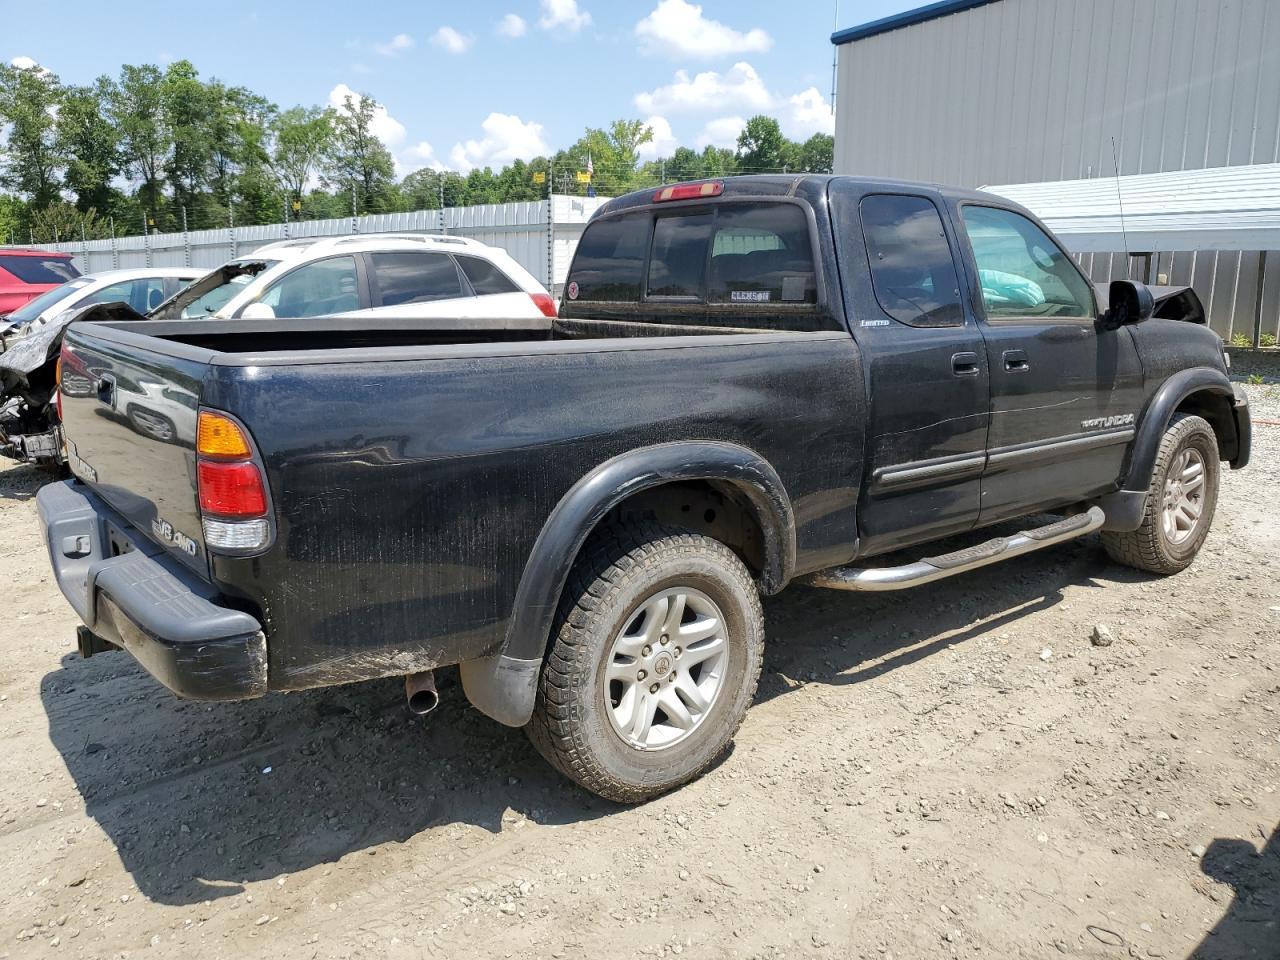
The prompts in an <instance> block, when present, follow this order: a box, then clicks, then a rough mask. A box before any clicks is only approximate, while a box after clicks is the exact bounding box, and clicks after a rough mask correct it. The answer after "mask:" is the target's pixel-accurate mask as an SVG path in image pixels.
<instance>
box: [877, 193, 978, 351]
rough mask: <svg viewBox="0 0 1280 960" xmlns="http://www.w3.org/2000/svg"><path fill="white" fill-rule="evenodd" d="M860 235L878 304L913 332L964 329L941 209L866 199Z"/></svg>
mask: <svg viewBox="0 0 1280 960" xmlns="http://www.w3.org/2000/svg"><path fill="white" fill-rule="evenodd" d="M861 210H862V233H863V236H864V237H865V238H866V242H867V259H868V260H869V261H870V263H871V286H872V288H873V289H874V290H875V295H876V302H877V303H879V304H880V308H881V309H882V310H883V311H884V312H885V313H887V314H888V315H889V316H891V317H893V319H895V320H897V321H899V322H901V323H906V324H910V325H911V326H913V327H950V326H959V325H961V324H962V323H964V312H963V310H962V309H961V307H960V281H959V280H958V279H957V276H956V265H955V260H954V258H953V257H952V255H951V245H950V244H949V243H948V242H947V234H946V231H945V230H944V229H943V227H942V217H941V216H940V215H939V214H938V208H937V207H935V206H934V205H933V203H932V202H930V201H929V200H927V199H926V198H924V197H909V196H898V195H894V194H880V195H873V196H868V197H864V198H863V200H862V205H861Z"/></svg>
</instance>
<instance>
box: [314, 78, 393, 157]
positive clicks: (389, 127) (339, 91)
mask: <svg viewBox="0 0 1280 960" xmlns="http://www.w3.org/2000/svg"><path fill="white" fill-rule="evenodd" d="M347 97H350V98H351V101H352V103H354V104H356V105H359V103H360V101H361V100H363V99H364V98H363V97H362V96H360V94H358V93H356V92H355V91H354V90H352V89H351V88H350V87H348V86H347V85H346V84H345V83H340V84H338V85H337V86H336V87H334V88H333V89H332V90H330V91H329V106H331V107H333V108H334V109H335V110H341V109H342V105H343V103H344V101H345V100H346V98H347ZM369 130H370V131H371V132H372V133H373V135H374V136H375V137H377V138H378V139H379V140H381V141H382V142H383V144H384V145H385V146H386V147H387V148H388V149H389V150H392V151H393V152H394V149H395V148H396V147H398V146H399V145H400V144H402V143H403V142H404V134H405V130H404V124H403V123H401V122H400V121H399V120H397V119H396V118H395V117H393V116H391V114H389V113H388V112H387V108H386V107H384V106H381V105H379V106H377V107H375V108H374V110H373V119H372V120H371V121H370V122H369Z"/></svg>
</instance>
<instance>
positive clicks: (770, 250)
mask: <svg viewBox="0 0 1280 960" xmlns="http://www.w3.org/2000/svg"><path fill="white" fill-rule="evenodd" d="M650 221H652V224H651V223H650ZM646 267H647V270H646ZM568 279H569V283H570V297H571V299H576V300H586V301H593V300H594V301H615V302H616V301H630V302H633V303H634V302H640V301H646V302H653V303H655V304H657V303H663V302H675V303H706V304H733V305H735V306H737V307H743V308H748V309H750V308H752V307H767V306H769V305H777V304H789V305H793V306H795V305H805V304H809V305H813V304H816V303H817V302H818V285H817V273H816V271H815V269H814V260H813V243H812V240H811V239H810V234H809V224H808V219H807V218H806V217H805V214H804V211H803V209H802V208H801V207H799V206H797V205H796V204H793V203H758V202H757V203H721V204H716V205H715V206H713V207H711V208H710V209H708V208H705V207H704V208H692V209H686V210H681V211H671V212H666V211H647V210H646V211H637V212H635V213H629V214H626V215H624V216H621V217H613V218H610V219H607V220H597V221H596V222H595V223H592V224H590V225H588V227H587V229H586V232H585V233H584V234H583V237H582V241H581V243H580V244H579V245H578V251H577V254H576V255H575V257H574V261H573V268H572V270H571V271H570V273H569V278H568ZM574 284H576V286H574ZM642 286H643V291H644V296H643V297H642V296H641V287H642ZM575 294H576V296H575Z"/></svg>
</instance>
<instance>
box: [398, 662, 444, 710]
mask: <svg viewBox="0 0 1280 960" xmlns="http://www.w3.org/2000/svg"><path fill="white" fill-rule="evenodd" d="M404 696H405V701H406V703H407V704H408V706H409V712H410V713H413V714H416V715H417V716H419V717H421V716H425V715H426V714H428V713H430V712H431V711H432V710H434V709H435V708H436V706H437V704H439V703H440V694H438V693H436V678H435V674H433V673H432V672H431V671H430V670H425V671H423V672H422V673H411V674H409V675H408V676H406V677H405V678H404Z"/></svg>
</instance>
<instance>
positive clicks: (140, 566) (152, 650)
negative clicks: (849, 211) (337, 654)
mask: <svg viewBox="0 0 1280 960" xmlns="http://www.w3.org/2000/svg"><path fill="white" fill-rule="evenodd" d="M36 508H37V510H38V512H39V514H40V524H41V528H42V531H43V533H44V538H45V545H46V546H47V547H48V550H49V560H50V562H51V563H52V564H53V573H54V577H55V578H56V579H57V581H58V587H59V588H60V589H61V590H62V594H63V596H65V597H66V598H67V601H68V602H69V603H70V604H71V606H72V607H73V608H74V609H75V611H76V613H77V614H79V616H80V619H81V620H83V621H84V624H85V626H87V627H88V628H89V629H90V630H92V631H93V632H94V633H96V634H97V635H98V636H100V637H102V638H104V639H106V640H109V641H110V642H111V643H114V644H116V645H117V646H120V647H123V648H124V649H126V650H128V651H129V652H130V653H131V654H133V655H134V657H135V658H137V660H138V662H139V663H141V664H142V666H143V667H145V668H146V669H147V671H148V672H149V673H150V674H151V675H152V676H153V677H155V678H156V679H157V680H159V681H160V682H161V683H163V684H164V685H165V686H166V687H168V688H169V689H170V690H172V691H173V692H174V693H176V694H178V695H179V696H181V697H190V698H192V699H195V700H244V699H248V698H251V697H259V696H262V695H263V694H264V693H266V690H267V642H266V638H265V636H264V635H263V632H262V626H261V625H260V624H259V623H258V621H257V620H255V619H254V618H253V617H251V616H250V615H249V614H247V613H244V612H242V611H240V610H232V609H230V608H228V607H224V606H219V605H218V603H217V602H216V600H217V592H216V591H215V590H214V588H213V586H212V585H211V584H209V583H206V582H205V581H203V580H200V579H199V578H198V577H196V576H195V575H193V574H192V573H190V572H189V571H187V570H186V569H185V568H183V567H180V566H179V565H178V564H176V563H174V562H173V561H171V560H169V559H168V558H167V557H165V556H164V554H163V553H162V551H161V550H160V548H159V547H157V546H155V545H154V544H152V543H151V542H150V541H147V540H145V539H144V538H142V537H138V536H136V535H131V532H132V531H131V527H130V526H129V524H128V523H127V521H125V520H124V519H123V518H122V517H121V516H119V515H118V514H117V513H115V511H113V510H112V509H111V508H110V507H109V506H107V505H106V503H104V502H103V501H102V500H101V499H100V498H99V497H96V496H94V495H93V493H91V492H90V491H89V490H88V489H87V488H86V487H84V486H83V485H82V484H80V483H78V482H76V481H74V480H68V481H65V482H62V483H51V484H47V485H46V486H44V487H43V488H41V490H40V492H39V493H38V494H37V495H36ZM112 541H115V543H116V545H117V548H115V549H113V547H112ZM120 546H124V547H125V549H126V552H119V551H118V548H119V547H120ZM113 553H116V554H117V555H115V556H113V555H112V554H113Z"/></svg>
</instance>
